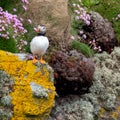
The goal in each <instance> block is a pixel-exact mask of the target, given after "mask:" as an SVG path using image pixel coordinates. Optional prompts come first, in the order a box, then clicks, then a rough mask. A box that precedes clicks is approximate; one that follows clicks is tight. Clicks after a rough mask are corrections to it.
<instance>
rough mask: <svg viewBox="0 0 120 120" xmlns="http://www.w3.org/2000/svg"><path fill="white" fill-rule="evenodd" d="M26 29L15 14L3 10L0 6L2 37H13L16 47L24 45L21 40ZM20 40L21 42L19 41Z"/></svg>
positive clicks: (0, 31)
mask: <svg viewBox="0 0 120 120" xmlns="http://www.w3.org/2000/svg"><path fill="white" fill-rule="evenodd" d="M26 32H27V30H26V29H25V28H24V27H23V24H22V23H21V21H20V20H19V19H18V17H17V15H13V14H11V13H8V12H7V11H3V9H2V8H1V7H0V37H2V38H4V39H8V40H9V39H14V40H15V42H16V44H17V46H18V47H21V49H22V47H23V46H24V45H26V43H25V42H23V41H25V40H23V36H24V34H25V33H26ZM21 41H22V44H19V42H21ZM24 43H25V44H24Z"/></svg>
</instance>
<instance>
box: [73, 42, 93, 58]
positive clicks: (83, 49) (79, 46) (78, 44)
mask: <svg viewBox="0 0 120 120" xmlns="http://www.w3.org/2000/svg"><path fill="white" fill-rule="evenodd" d="M71 47H72V48H74V49H76V50H78V51H80V52H81V53H82V54H84V55H85V56H86V57H91V56H93V54H94V52H93V50H92V49H90V47H89V46H88V45H87V44H84V43H81V42H79V41H77V40H75V41H73V42H72V44H71Z"/></svg>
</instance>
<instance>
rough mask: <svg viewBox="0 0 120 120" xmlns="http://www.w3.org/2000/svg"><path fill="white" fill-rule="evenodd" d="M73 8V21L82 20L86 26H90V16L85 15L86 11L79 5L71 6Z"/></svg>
mask: <svg viewBox="0 0 120 120" xmlns="http://www.w3.org/2000/svg"><path fill="white" fill-rule="evenodd" d="M79 2H81V1H79ZM73 7H74V8H75V10H74V12H75V14H76V17H75V19H76V20H82V21H83V22H84V23H85V24H86V25H90V15H89V14H88V13H87V11H86V10H85V9H84V8H82V7H81V6H80V5H79V4H73Z"/></svg>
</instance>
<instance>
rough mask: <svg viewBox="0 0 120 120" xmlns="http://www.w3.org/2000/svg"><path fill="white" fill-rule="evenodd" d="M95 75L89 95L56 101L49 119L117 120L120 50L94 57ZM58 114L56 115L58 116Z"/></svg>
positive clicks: (118, 116) (119, 115)
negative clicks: (60, 115) (59, 117)
mask: <svg viewBox="0 0 120 120" xmlns="http://www.w3.org/2000/svg"><path fill="white" fill-rule="evenodd" d="M94 61H95V72H94V80H93V85H92V86H91V87H90V89H89V93H86V94H84V95H80V96H76V95H74V96H73V95H72V96H71V95H70V96H66V97H64V98H58V99H57V100H56V105H55V107H54V109H53V111H52V113H51V116H50V120H51V119H53V118H55V119H56V120H59V119H57V115H59V114H60V113H61V114H62V115H63V117H64V118H63V119H62V120H120V48H119V47H116V48H115V49H114V50H113V52H112V53H111V54H107V53H106V52H104V53H102V54H96V55H95V57H94ZM57 113H59V114H57Z"/></svg>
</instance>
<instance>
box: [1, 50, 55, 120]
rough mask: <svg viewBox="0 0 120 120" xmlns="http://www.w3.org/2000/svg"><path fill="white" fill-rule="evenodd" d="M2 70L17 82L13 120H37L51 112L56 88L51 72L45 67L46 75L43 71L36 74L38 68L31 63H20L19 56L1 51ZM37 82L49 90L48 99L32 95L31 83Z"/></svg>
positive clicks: (13, 94)
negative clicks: (33, 118) (51, 79)
mask: <svg viewBox="0 0 120 120" xmlns="http://www.w3.org/2000/svg"><path fill="white" fill-rule="evenodd" d="M0 69H1V70H5V71H6V72H7V73H8V74H9V75H11V76H12V77H13V78H14V79H15V81H14V86H13V92H12V93H11V94H10V95H11V96H12V104H13V111H14V115H13V117H12V120H29V119H30V117H28V116H35V120H41V119H40V118H41V117H42V116H43V114H46V111H47V113H48V114H46V116H47V115H49V112H50V110H51V108H52V106H53V104H54V97H55V87H54V85H53V82H51V81H50V77H49V76H50V74H49V71H48V70H47V69H46V68H45V67H44V68H43V70H44V72H45V74H44V75H43V74H42V73H41V71H38V72H35V71H36V69H37V66H35V65H33V64H32V62H31V61H20V60H19V59H18V57H17V56H15V55H13V54H11V53H8V52H4V51H0ZM31 82H35V83H36V84H39V85H41V86H42V87H44V88H46V89H49V90H50V91H51V92H49V93H48V98H43V99H42V98H35V97H33V95H32V90H31V87H30V83H31ZM37 118H38V119H37Z"/></svg>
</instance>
